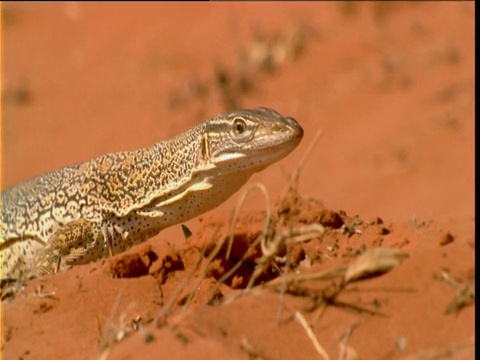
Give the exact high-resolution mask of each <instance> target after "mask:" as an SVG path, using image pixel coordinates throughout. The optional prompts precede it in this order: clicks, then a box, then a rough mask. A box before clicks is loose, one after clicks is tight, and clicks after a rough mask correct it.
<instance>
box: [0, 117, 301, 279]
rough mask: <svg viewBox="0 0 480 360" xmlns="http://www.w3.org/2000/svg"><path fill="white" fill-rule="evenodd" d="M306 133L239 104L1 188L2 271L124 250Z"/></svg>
mask: <svg viewBox="0 0 480 360" xmlns="http://www.w3.org/2000/svg"><path fill="white" fill-rule="evenodd" d="M302 136H303V130H302V128H301V127H300V125H299V124H298V123H297V122H296V121H295V120H294V119H292V118H285V117H283V116H281V115H280V114H279V113H277V112H276V111H274V110H271V109H267V108H258V109H253V110H239V111H234V112H230V113H226V114H222V115H218V116H216V117H213V118H211V119H209V120H207V121H206V122H204V123H201V124H199V125H197V126H195V127H193V128H191V129H190V130H188V131H186V132H185V133H183V134H180V135H177V136H175V137H173V138H171V139H169V140H165V141H161V142H159V143H156V144H154V145H153V146H150V147H147V148H143V149H139V150H136V151H126V152H117V153H110V154H106V155H103V156H101V157H98V158H95V159H93V160H90V161H87V162H85V163H80V164H75V165H71V166H67V167H64V168H61V169H58V170H56V171H53V172H51V173H48V174H45V175H42V176H39V177H36V178H34V179H31V180H28V181H25V182H23V183H21V184H19V185H16V186H14V187H11V188H9V189H5V190H4V191H2V197H1V202H2V204H1V211H2V214H1V224H0V225H1V227H0V231H1V232H0V240H1V243H0V260H1V263H2V278H17V277H20V276H24V275H25V274H34V275H38V274H44V273H53V272H55V271H57V270H58V269H59V268H65V267H69V266H72V265H77V264H84V263H88V262H90V261H94V260H97V259H99V258H105V257H107V256H110V255H113V254H116V253H119V252H122V251H124V250H126V249H128V248H130V247H131V246H133V245H134V244H138V243H141V242H143V241H145V240H147V239H148V238H150V237H152V236H154V235H156V234H157V233H158V232H159V231H161V230H162V229H165V228H167V227H169V226H172V225H175V224H178V223H181V222H183V221H186V220H188V219H191V218H193V217H195V216H197V215H200V214H202V213H204V212H206V211H208V210H210V209H212V208H214V207H216V206H217V205H219V204H221V203H222V202H224V201H225V200H226V199H228V198H229V197H230V196H231V195H232V194H233V193H235V192H236V191H237V190H238V189H239V188H240V187H241V186H242V185H243V184H244V183H245V182H246V181H247V180H248V179H249V177H250V176H251V175H252V174H253V173H254V172H257V171H260V170H262V169H264V168H265V167H267V166H268V165H270V164H272V163H274V162H276V161H278V160H280V159H281V158H283V157H284V156H286V155H287V154H288V153H290V152H291V151H292V150H293V149H294V148H295V147H296V146H297V145H298V144H299V142H300V140H301V138H302Z"/></svg>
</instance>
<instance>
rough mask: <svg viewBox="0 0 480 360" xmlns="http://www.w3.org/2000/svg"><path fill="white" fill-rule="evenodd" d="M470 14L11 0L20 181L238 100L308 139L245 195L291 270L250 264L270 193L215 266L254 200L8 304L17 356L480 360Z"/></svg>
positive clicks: (14, 136) (31, 286) (10, 112)
mask: <svg viewBox="0 0 480 360" xmlns="http://www.w3.org/2000/svg"><path fill="white" fill-rule="evenodd" d="M474 22H475V21H474V4H473V2H472V3H468V2H460V3H447V2H439V3H431V2H425V3H393V4H384V3H380V2H377V3H364V2H360V3H349V4H343V3H315V2H311V3H299V4H294V3H281V4H274V3H245V4H240V3H215V4H208V3H199V4H185V5H184V4H178V3H170V4H160V3H154V4H152V3H144V4H135V5H133V4H115V5H113V4H98V3H90V4H78V3H68V4H27V5H23V4H15V3H7V4H5V3H4V4H2V33H3V38H2V63H3V68H2V90H3V91H2V186H3V187H9V186H12V185H14V184H16V183H18V182H21V181H23V180H26V179H28V178H30V177H33V176H36V175H40V174H42V173H45V172H48V171H51V170H53V169H56V168H58V167H61V166H65V165H68V164H71V163H75V162H80V161H85V160H88V159H90V158H93V157H96V156H99V155H102V154H104V153H107V152H113V151H119V150H128V149H136V148H140V147H143V146H147V145H149V144H152V143H154V142H156V141H159V140H162V139H166V138H169V137H171V136H172V135H175V134H177V133H179V132H181V131H184V130H186V129H188V128H189V127H191V126H192V125H194V124H196V123H198V122H199V121H202V120H205V119H206V118H208V117H210V116H213V115H216V114H217V113H219V112H223V111H225V110H231V109H232V108H238V107H247V108H250V107H256V106H267V107H271V108H274V109H276V110H278V111H279V112H281V113H282V114H285V115H290V116H293V117H295V118H296V119H297V120H298V121H299V122H300V123H301V125H302V126H303V128H304V130H305V137H304V139H303V141H302V143H301V144H300V146H299V147H298V148H297V149H296V150H295V151H294V152H293V153H292V154H291V155H289V156H288V157H287V158H286V159H284V160H282V161H281V162H279V163H278V164H275V165H273V166H271V167H270V168H268V169H266V170H264V171H263V172H261V173H259V174H256V175H254V176H253V177H252V179H251V180H250V182H249V184H253V183H254V182H260V183H263V184H264V185H265V186H266V188H267V189H268V194H269V197H270V206H271V207H272V222H271V226H270V230H271V231H275V232H276V233H277V234H284V236H283V237H282V236H279V237H277V238H276V240H277V243H278V244H279V248H278V252H277V253H275V255H276V256H272V257H270V258H268V257H266V254H265V253H264V254H263V255H262V252H261V250H260V248H259V247H258V246H257V247H255V246H251V249H253V251H250V252H249V253H248V254H247V255H248V256H246V258H245V259H244V260H242V261H241V260H240V259H242V258H243V257H244V253H245V251H246V250H247V248H248V247H249V245H252V243H253V241H254V240H255V239H256V238H257V237H258V235H259V234H261V232H262V229H263V226H264V221H265V205H264V201H263V200H260V201H259V200H258V199H262V198H263V196H262V194H261V193H260V192H254V193H252V194H250V195H249V196H247V198H246V201H245V203H244V206H243V207H242V211H241V215H240V216H239V219H238V221H237V222H236V225H235V227H234V229H233V230H232V231H233V233H234V235H235V236H234V239H235V240H234V246H233V249H232V253H231V256H230V258H229V259H228V260H227V259H226V258H225V251H226V248H225V246H224V247H221V248H220V251H219V252H218V253H215V244H219V243H220V242H221V241H222V240H224V239H225V238H227V237H228V234H229V233H230V229H231V228H230V225H229V224H230V219H231V216H232V214H233V211H234V209H235V207H236V206H237V204H238V203H239V199H240V195H241V194H242V192H243V191H240V192H239V193H237V194H236V195H235V196H233V197H232V198H231V199H230V200H229V201H228V202H226V203H225V204H223V205H222V206H220V207H219V208H218V209H216V210H214V211H212V212H210V213H209V214H206V215H205V216H203V217H202V218H201V219H193V220H191V221H189V222H187V223H186V225H187V226H188V227H189V228H190V229H191V230H192V232H193V236H192V237H190V238H189V239H187V240H185V238H184V236H183V233H182V230H181V228H180V226H175V227H173V228H171V229H168V230H165V231H164V232H162V233H160V234H159V235H158V236H156V237H155V238H153V239H150V240H149V241H148V242H147V243H145V244H142V245H140V246H138V247H135V248H133V249H131V250H130V251H129V252H128V253H126V254H121V255H119V256H116V257H114V258H112V259H109V260H106V261H99V262H96V263H92V264H88V265H85V266H79V267H76V268H73V269H70V270H67V271H65V272H62V273H58V274H56V275H53V276H45V277H44V278H41V279H35V280H33V281H30V282H27V283H26V284H25V286H24V287H23V288H19V289H18V290H17V292H16V294H15V295H14V296H7V295H6V293H5V292H4V293H3V294H2V295H3V296H4V299H3V300H2V358H3V359H52V358H59V359H92V358H99V357H100V358H108V359H137V358H142V359H149V358H151V359H191V358H204V357H207V356H208V357H209V358H212V359H226V358H228V359H314V358H320V359H322V358H323V359H328V358H330V359H337V358H340V359H357V358H361V359H400V358H409V359H437V358H455V359H473V358H474V337H475V332H474V315H475V306H474V301H473V300H474V270H475V260H474V247H475V240H474V224H475V220H474ZM319 130H321V132H322V135H321V137H320V140H319V141H318V142H317V143H316V146H315V147H314V150H313V152H312V153H311V155H310V156H309V157H308V159H307V161H306V163H305V165H304V166H303V167H302V168H301V169H300V170H301V172H300V176H299V181H298V183H297V184H296V186H295V190H296V192H295V191H290V193H289V196H288V197H287V198H286V199H285V201H284V202H281V203H280V204H278V201H279V199H280V200H281V199H282V198H281V195H282V193H283V190H284V189H285V188H286V187H287V184H288V182H289V178H290V176H291V174H293V173H294V172H295V171H296V170H297V169H298V167H299V166H298V165H299V163H300V161H301V159H302V158H303V157H304V156H305V154H306V153H307V149H308V148H309V146H310V145H311V144H312V142H313V140H314V138H315V134H316V133H317V131H319ZM246 187H248V185H247V186H246ZM244 189H245V188H244ZM255 191H258V190H255ZM276 204H277V205H276ZM319 223H322V224H323V225H324V227H325V233H324V234H323V235H322V234H320V232H318V231H317V230H318V224H319ZM312 224H317V225H312ZM299 233H303V234H304V235H305V236H304V240H305V241H303V242H297V243H292V239H297V240H301V239H300V238H299V237H298V236H294V235H298V234H299ZM305 238H308V239H305ZM272 241H273V240H272V239H270V242H272ZM206 244H210V245H209V246H207V247H205V245H206ZM285 244H287V245H285ZM202 249H206V250H205V251H204V252H203V253H202ZM379 249H380V250H379ZM377 251H380V252H381V255H382V257H381V258H370V261H368V258H367V257H368V256H371V255H372V253H373V254H375V253H376V252H377ZM382 251H383V252H382ZM207 258H210V259H211V260H212V261H211V262H209V261H207ZM372 259H373V260H372ZM239 263H241V266H240V268H239V270H238V271H237V272H236V273H235V274H234V275H232V276H230V277H229V278H228V279H226V280H224V279H221V277H222V276H223V275H225V274H226V273H227V272H228V270H229V269H231V268H232V267H233V266H234V265H235V264H239ZM362 266H363V268H362ZM259 269H260V270H264V271H263V272H261V274H260V275H259V276H258V278H257V281H256V282H255V284H254V285H255V286H254V287H253V288H252V287H249V289H250V290H249V291H247V292H246V291H244V288H245V287H246V286H247V285H248V283H249V281H250V280H251V279H252V276H256V275H257V273H260V271H259ZM279 274H283V275H282V276H280V277H279ZM285 274H286V275H285ZM305 274H316V275H312V276H316V277H315V278H314V279H310V280H306V281H301V279H302V277H303V276H305ZM346 274H348V275H346ZM352 274H353V275H352ZM352 276H357V277H360V278H359V279H355V278H352ZM355 280H356V281H355ZM302 319H303V320H304V322H303V325H302ZM305 324H306V325H305Z"/></svg>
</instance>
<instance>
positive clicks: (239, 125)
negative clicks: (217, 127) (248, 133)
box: [233, 118, 247, 135]
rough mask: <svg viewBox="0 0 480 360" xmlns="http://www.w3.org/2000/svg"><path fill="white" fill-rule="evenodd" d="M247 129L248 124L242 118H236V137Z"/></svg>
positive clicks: (234, 129)
mask: <svg viewBox="0 0 480 360" xmlns="http://www.w3.org/2000/svg"><path fill="white" fill-rule="evenodd" d="M246 129H247V124H246V123H245V120H243V119H242V118H236V119H235V120H233V132H234V133H235V135H242V134H243V133H244V132H245V130H246Z"/></svg>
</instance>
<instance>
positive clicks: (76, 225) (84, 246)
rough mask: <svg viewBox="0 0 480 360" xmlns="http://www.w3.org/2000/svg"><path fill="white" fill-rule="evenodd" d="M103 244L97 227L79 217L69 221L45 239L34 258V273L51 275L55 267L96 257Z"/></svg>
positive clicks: (66, 265) (98, 256)
mask: <svg viewBox="0 0 480 360" xmlns="http://www.w3.org/2000/svg"><path fill="white" fill-rule="evenodd" d="M106 246H107V244H106V241H105V238H104V235H103V233H102V230H101V228H100V226H98V225H97V224H96V223H94V222H91V221H88V220H85V219H79V220H75V221H72V222H70V223H68V224H66V225H65V226H63V227H62V228H60V229H59V230H57V231H56V232H55V233H53V235H52V236H51V237H50V238H49V240H48V243H47V245H45V247H44V248H42V249H40V250H39V251H38V252H37V254H36V255H35V258H34V262H33V263H34V266H33V273H34V275H42V274H52V273H56V272H57V271H58V270H60V269H63V268H66V267H69V266H72V265H79V264H85V263H88V262H90V261H94V260H97V259H99V258H101V257H102V256H103V254H104V253H105V247H106Z"/></svg>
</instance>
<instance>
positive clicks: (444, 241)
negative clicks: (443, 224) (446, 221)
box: [438, 231, 455, 246]
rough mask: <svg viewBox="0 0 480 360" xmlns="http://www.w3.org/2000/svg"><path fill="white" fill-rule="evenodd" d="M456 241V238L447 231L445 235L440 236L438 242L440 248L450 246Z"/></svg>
mask: <svg viewBox="0 0 480 360" xmlns="http://www.w3.org/2000/svg"><path fill="white" fill-rule="evenodd" d="M454 241H455V238H454V237H453V235H452V234H450V232H449V231H447V232H446V233H445V234H443V235H442V236H440V239H439V240H438V243H439V244H440V246H445V245H448V244H450V243H452V242H454Z"/></svg>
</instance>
